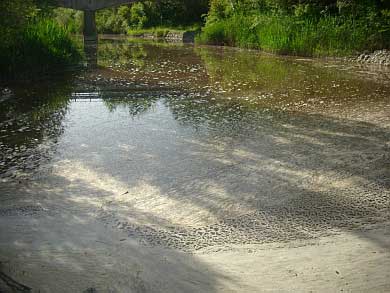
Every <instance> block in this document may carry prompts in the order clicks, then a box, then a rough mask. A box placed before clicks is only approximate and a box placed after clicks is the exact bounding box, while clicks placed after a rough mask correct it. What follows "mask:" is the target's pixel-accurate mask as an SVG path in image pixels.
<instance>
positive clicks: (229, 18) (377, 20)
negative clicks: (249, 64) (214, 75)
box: [199, 0, 390, 56]
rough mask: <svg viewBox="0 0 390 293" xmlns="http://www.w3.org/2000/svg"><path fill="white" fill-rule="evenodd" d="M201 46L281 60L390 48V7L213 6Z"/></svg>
mask: <svg viewBox="0 0 390 293" xmlns="http://www.w3.org/2000/svg"><path fill="white" fill-rule="evenodd" d="M199 41H200V42H203V43H211V44H222V45H231V46H240V47H249V48H258V49H263V50H267V51H271V52H276V53H281V54H285V53H286V54H297V55H310V56H312V55H346V54H351V53H354V52H357V51H363V50H374V49H379V48H388V47H390V1H385V0H211V4H210V10H209V13H208V15H207V21H206V26H205V27H204V29H203V32H202V35H201V37H200V38H199Z"/></svg>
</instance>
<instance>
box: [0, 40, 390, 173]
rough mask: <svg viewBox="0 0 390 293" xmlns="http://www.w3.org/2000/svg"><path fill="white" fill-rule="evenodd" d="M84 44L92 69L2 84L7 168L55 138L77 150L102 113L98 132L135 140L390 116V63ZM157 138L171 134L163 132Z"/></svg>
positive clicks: (35, 159) (46, 155)
mask: <svg viewBox="0 0 390 293" xmlns="http://www.w3.org/2000/svg"><path fill="white" fill-rule="evenodd" d="M85 48H86V49H85V50H86V55H87V56H88V58H87V59H88V64H89V70H86V71H85V72H82V73H79V74H77V75H76V76H72V77H66V78H64V77H62V78H61V81H53V80H52V81H47V83H44V84H38V85H37V84H35V85H29V86H28V87H25V85H23V86H20V85H15V86H13V85H10V86H9V88H10V89H11V93H12V94H9V93H8V92H6V91H5V90H4V91H3V93H2V97H1V98H0V105H1V108H0V124H1V136H0V148H1V155H0V156H1V157H0V164H1V165H0V172H1V174H2V175H1V176H2V177H10V176H11V177H12V176H16V175H17V174H19V173H20V171H21V170H25V169H35V168H37V166H39V165H42V164H43V162H46V161H47V159H53V158H55V157H56V156H57V155H56V152H54V150H56V148H55V147H53V145H54V146H58V145H59V146H60V148H59V149H60V150H61V151H60V153H61V156H62V157H66V156H68V155H69V154H70V153H72V152H73V150H74V149H77V148H80V145H82V144H83V143H82V140H83V138H82V137H81V135H82V134H83V133H84V132H83V131H84V130H83V129H84V127H93V125H95V124H96V125H99V124H98V121H99V120H102V121H105V123H104V124H102V125H99V126H96V127H97V128H96V129H94V130H93V132H94V133H95V135H96V136H101V137H105V136H106V134H107V133H108V132H113V133H118V135H119V133H120V134H121V135H122V136H125V137H127V139H128V140H131V138H132V136H134V132H136V131H140V132H144V134H145V135H147V136H150V139H152V140H153V138H154V136H153V135H155V133H156V132H155V131H160V132H163V131H173V132H175V133H177V134H178V135H184V136H186V137H187V138H190V137H192V136H193V135H197V136H199V135H200V136H203V137H209V136H210V135H211V134H212V135H213V136H212V137H216V136H218V137H219V138H221V137H225V138H231V139H234V137H237V136H243V135H245V136H247V137H253V139H256V135H257V133H258V131H264V129H265V128H267V130H269V131H271V132H272V130H273V129H277V128H278V127H280V126H281V125H284V124H286V123H292V124H293V126H292V127H302V126H301V124H297V125H294V123H293V122H292V121H295V120H297V119H298V120H301V121H302V125H304V124H305V123H306V125H307V124H313V123H321V121H318V120H316V119H317V118H315V119H314V120H313V117H318V116H310V115H318V114H321V115H324V116H329V117H335V119H336V118H343V119H352V120H360V121H366V122H372V123H374V124H375V125H382V127H388V126H389V115H387V114H388V113H389V111H390V109H389V93H390V82H389V75H390V72H389V69H384V68H381V70H375V68H374V69H373V68H368V67H360V66H357V65H350V64H342V63H337V62H323V61H314V60H300V59H296V58H285V57H275V56H269V55H265V54H262V53H258V52H249V51H238V50H234V49H227V48H210V47H193V46H191V45H183V44H165V43H151V42H136V41H132V40H127V39H125V40H102V41H101V43H100V44H99V48H97V46H96V45H95V44H86V46H85ZM97 50H98V52H97ZM4 88H5V87H4ZM86 102H88V103H86ZM124 114H126V115H127V116H123V115H124ZM308 117H309V118H308ZM128 118H137V119H139V121H141V122H142V123H141V122H137V123H136V122H131V121H134V120H132V119H129V120H127V119H128ZM329 119H331V118H327V119H326V121H327V122H326V123H328V122H329ZM118 120H120V121H122V122H121V123H120V124H117V121H118ZM304 121H306V122H304ZM88 123H91V124H90V125H89V124H88ZM131 123H135V124H133V125H137V127H138V130H137V129H136V128H132V127H130V126H129V125H131ZM317 127H319V126H318V125H317ZM195 133H196V134H195ZM85 135H87V134H85ZM76 137H77V138H76ZM70 138H72V139H73V140H72V139H70ZM90 139H91V140H92V141H89V143H91V144H94V145H95V147H96V146H99V143H102V145H101V147H103V146H107V143H108V144H110V143H111V144H116V142H115V141H112V139H114V140H115V136H113V137H110V139H111V141H110V142H102V141H101V140H100V138H98V137H90ZM138 139H142V138H141V137H138ZM95 140H96V141H95ZM118 141H121V139H120V138H118ZM61 142H62V143H61ZM63 142H66V143H63ZM123 143H125V142H123ZM155 143H156V144H160V147H164V143H166V142H164V140H160V141H159V140H158V139H157V137H156V141H155ZM166 147H169V144H168V145H166ZM49 149H50V151H47V150H49ZM68 150H72V152H67V151H68ZM80 151H83V152H84V151H88V150H83V149H80ZM95 151H96V152H99V148H96V149H95ZM112 156H115V154H114V153H113V154H112Z"/></svg>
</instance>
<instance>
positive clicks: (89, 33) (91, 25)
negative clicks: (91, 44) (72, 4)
mask: <svg viewBox="0 0 390 293" xmlns="http://www.w3.org/2000/svg"><path fill="white" fill-rule="evenodd" d="M97 39H98V33H97V29H96V21H95V11H94V10H84V40H85V41H97Z"/></svg>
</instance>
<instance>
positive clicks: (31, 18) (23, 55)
mask: <svg viewBox="0 0 390 293" xmlns="http://www.w3.org/2000/svg"><path fill="white" fill-rule="evenodd" d="M49 4H50V1H45V0H2V2H1V3H0V33H1V36H2V41H1V43H0V80H10V79H19V80H24V79H26V80H30V79H34V80H35V79H39V78H40V77H42V75H47V74H49V73H50V74H51V73H52V72H55V71H58V70H61V69H64V68H65V67H66V66H68V65H71V64H76V63H78V62H79V61H80V60H81V58H82V53H81V50H80V46H79V44H78V43H77V41H76V40H75V38H73V37H72V36H71V34H70V30H69V29H68V28H67V27H65V26H63V25H61V24H59V23H58V22H57V21H56V20H55V19H54V18H53V17H52V9H51V8H50V6H49Z"/></svg>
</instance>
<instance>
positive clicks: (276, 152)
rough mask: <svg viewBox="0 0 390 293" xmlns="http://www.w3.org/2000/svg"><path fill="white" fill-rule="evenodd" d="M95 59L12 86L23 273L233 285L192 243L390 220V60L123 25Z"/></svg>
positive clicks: (16, 268)
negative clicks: (137, 30)
mask: <svg viewBox="0 0 390 293" xmlns="http://www.w3.org/2000/svg"><path fill="white" fill-rule="evenodd" d="M92 51H93V50H92ZM88 60H89V62H90V64H89V66H88V67H87V68H85V69H83V70H78V71H70V72H66V73H56V74H53V76H51V77H50V78H49V77H48V78H45V79H44V80H42V81H40V82H37V83H35V84H29V85H26V84H21V83H9V84H6V85H4V86H3V89H2V94H1V96H0V126H1V130H0V131H1V132H0V180H1V181H0V182H1V185H0V200H1V202H2V206H1V208H0V219H1V224H0V229H1V231H2V232H1V236H0V249H1V250H0V255H1V262H2V263H6V264H7V265H5V267H7V269H6V270H8V271H7V272H8V273H9V274H11V275H13V276H15V278H17V279H18V280H22V281H23V283H24V284H28V285H29V286H31V287H33V288H39V289H40V290H42V291H43V292H45V290H47V292H78V291H77V290H81V289H82V288H84V289H87V288H89V287H91V288H98V289H100V290H102V292H117V291H118V292H127V291H126V290H125V289H123V288H130V287H131V286H135V287H134V288H133V287H131V288H133V289H132V290H133V291H134V292H138V291H139V292H141V291H164V292H175V291H177V292H183V291H194V292H197V291H198V290H199V288H202V290H205V291H218V290H221V291H225V290H227V288H230V289H231V290H233V291H234V290H235V289H234V288H236V287H234V286H233V287H229V286H230V285H229V286H228V287H226V286H227V285H226V282H228V281H226V280H227V279H226V278H228V277H226V278H225V277H221V276H219V277H218V276H217V275H218V274H211V273H210V275H208V274H206V273H205V271H207V270H209V269H210V268H207V269H204V268H203V266H204V264H200V263H198V260H196V259H190V260H189V259H188V258H189V256H188V255H191V254H193V253H203V254H207V253H213V252H214V251H215V249H217V248H218V250H222V251H226V250H229V251H231V250H232V249H241V248H242V247H246V246H247V245H252V246H253V247H255V246H256V245H265V244H273V243H289V242H291V241H314V240H316V239H322V237H328V236H331V235H337V234H339V233H344V232H345V233H347V232H348V233H355V231H365V230H370V229H373V227H376V226H378V225H379V226H380V225H383V223H386V221H388V220H389V218H388V204H389V196H390V174H389V172H390V171H389V170H390V155H389V153H390V69H389V68H387V67H380V66H368V65H359V64H351V63H345V62H342V61H340V60H325V59H324V60H319V59H306V58H297V57H278V56H274V55H268V54H265V53H261V52H257V51H247V50H238V49H233V48H223V47H206V46H204V47H203V46H193V45H188V44H181V43H178V44H172V43H163V42H150V41H140V40H131V39H124V38H106V39H101V40H100V43H99V47H98V53H97V58H93V57H92V58H89V59H88ZM374 242H375V241H374ZM375 245H378V246H380V247H382V248H383V244H382V243H381V240H378V241H377V242H375ZM107 246H109V248H107ZM125 246H126V247H125ZM252 246H251V247H252ZM102 247H104V248H102ZM253 247H252V248H251V249H255V248H253ZM130 251H132V252H130ZM145 251H148V252H145ZM161 251H164V252H161ZM132 253H133V254H132ZM166 255H168V256H166ZM183 255H185V256H183ZM387 257H388V255H387ZM160 258H161V259H160ZM164 258H167V259H168V260H167V261H166V262H167V263H168V264H166V263H164V261H163V259H164ZM125 259H126V264H127V265H126V264H125V261H124V260H125ZM169 259H171V263H172V266H171V267H170V266H169V262H170V261H169ZM183 259H185V261H183ZM121 260H123V262H122V261H121ZM53 263H54V264H53ZM113 263H115V265H114V266H115V269H113V267H112V266H111V265H112V264H113ZM162 263H164V264H162ZM173 264H174V265H173ZM3 266H4V265H3ZM53 266H54V267H55V268H56V269H54V268H53ZM167 266H168V267H169V268H167ZM173 266H174V267H175V268H172V267H173ZM45 267H46V268H48V269H47V271H45V269H44V268H45ZM378 267H380V266H378ZM38 268H40V269H39V270H38V271H40V272H39V273H38V272H37V269H38ZM165 270H167V271H169V272H170V274H171V275H172V276H170V277H167V276H164V277H163V276H162V274H163V272H164V271H165ZM210 270H211V269H210ZM22 271H23V272H25V273H21V272H22ZM200 272H201V273H200ZM8 273H7V274H8ZM225 273H226V272H225ZM375 273H377V272H375ZM186 274H187V275H188V276H192V277H191V280H192V281H193V282H195V283H191V282H192V281H188V280H187V281H188V282H187V281H185V280H186V276H187V275H186ZM175 275H177V276H180V278H175ZM125 276H127V277H125ZM166 278H168V279H166ZM218 278H220V279H223V280H225V281H224V282H222V283H223V284H225V285H226V286H225V285H223V286H222V285H221V286H222V287H221V286H218V285H217V284H219V283H218V282H219V281H216V279H218ZM69 280H73V281H72V282H71V284H69ZM91 280H94V282H92V283H91V282H89V281H91ZM125 280H126V281H125ZM159 280H160V281H159ZM161 280H164V281H161ZM121 282H122V283H121ZM159 282H160V283H159ZM161 282H162V283H161ZM197 282H198V284H197ZM376 282H379V283H380V282H382V283H383V284H384V285H383V286H388V285H389V284H388V281H386V280H385V278H383V280H382V279H381V280H379V281H378V280H376ZM386 282H387V283H386ZM222 283H221V284H222ZM382 283H380V284H382ZM167 284H169V285H167ZM172 284H175V285H172ZM164 286H166V287H164ZM237 286H238V285H237ZM240 286H241V285H240ZM357 287H358V286H357ZM221 288H223V289H221ZM232 288H233V289H232ZM237 288H239V287H237ZM381 288H382V287H381ZM383 288H384V287H383ZM53 290H55V291H53ZM91 290H92V289H91ZM105 290H113V291H105ZM115 290H117V291H115ZM129 290H130V289H129ZM246 290H248V291H251V290H250V288H247V289H246ZM130 291H131V290H130ZM80 292H81V291H80ZM90 292H93V291H90ZM198 292H199V291H198ZM225 292H226V291H225Z"/></svg>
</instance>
